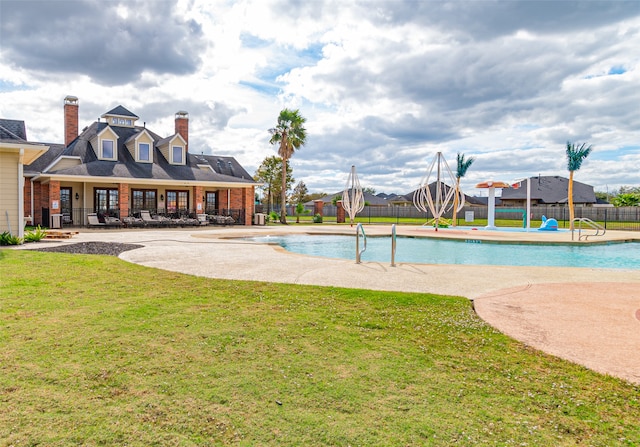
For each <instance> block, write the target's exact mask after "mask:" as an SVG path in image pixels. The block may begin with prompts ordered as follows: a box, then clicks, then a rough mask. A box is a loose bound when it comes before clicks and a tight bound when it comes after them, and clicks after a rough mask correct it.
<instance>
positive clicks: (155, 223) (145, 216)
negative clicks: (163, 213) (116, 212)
mask: <svg viewBox="0 0 640 447" xmlns="http://www.w3.org/2000/svg"><path fill="white" fill-rule="evenodd" d="M140 217H141V218H142V221H143V222H144V223H145V225H149V226H151V227H159V226H160V225H162V222H160V221H159V220H158V219H154V218H153V217H151V213H149V211H147V210H143V211H140Z"/></svg>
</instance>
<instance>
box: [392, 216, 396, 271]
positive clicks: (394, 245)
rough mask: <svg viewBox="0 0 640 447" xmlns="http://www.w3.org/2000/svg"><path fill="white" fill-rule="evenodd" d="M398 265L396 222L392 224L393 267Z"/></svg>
mask: <svg viewBox="0 0 640 447" xmlns="http://www.w3.org/2000/svg"><path fill="white" fill-rule="evenodd" d="M395 266H396V224H393V225H391V267H395Z"/></svg>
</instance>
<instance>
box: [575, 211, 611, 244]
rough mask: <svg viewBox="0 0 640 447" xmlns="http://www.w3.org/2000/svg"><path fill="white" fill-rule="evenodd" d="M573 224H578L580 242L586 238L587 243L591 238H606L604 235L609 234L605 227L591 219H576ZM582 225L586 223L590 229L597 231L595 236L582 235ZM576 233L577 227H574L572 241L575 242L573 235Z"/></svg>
mask: <svg viewBox="0 0 640 447" xmlns="http://www.w3.org/2000/svg"><path fill="white" fill-rule="evenodd" d="M573 222H574V223H575V222H578V240H579V241H580V240H582V238H583V237H584V240H585V241H586V240H587V239H588V238H589V236H604V234H605V233H606V232H607V230H606V228H605V227H603V226H602V225H600V224H599V223H597V222H594V221H592V220H591V219H589V218H587V217H576V218H575V219H573ZM582 223H585V224H586V225H587V226H588V227H590V228H591V229H593V230H596V232H595V233H594V234H584V235H583V234H582ZM574 231H575V225H573V229H572V230H571V240H573V233H574ZM600 231H602V233H600Z"/></svg>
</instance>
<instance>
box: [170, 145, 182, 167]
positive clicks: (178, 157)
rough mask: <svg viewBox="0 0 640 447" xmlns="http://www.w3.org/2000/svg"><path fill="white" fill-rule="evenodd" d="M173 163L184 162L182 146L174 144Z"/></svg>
mask: <svg viewBox="0 0 640 447" xmlns="http://www.w3.org/2000/svg"><path fill="white" fill-rule="evenodd" d="M172 155H173V163H174V164H183V163H184V161H183V156H182V146H173V154H172Z"/></svg>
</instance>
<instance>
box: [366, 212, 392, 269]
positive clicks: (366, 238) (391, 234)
mask: <svg viewBox="0 0 640 447" xmlns="http://www.w3.org/2000/svg"><path fill="white" fill-rule="evenodd" d="M360 233H362V239H363V241H364V244H363V245H364V247H363V248H362V250H360ZM366 250H367V235H366V234H365V232H364V227H363V226H362V224H361V223H359V224H358V225H356V264H360V262H361V260H360V257H361V256H362V253H364V252H365V251H366ZM395 266H396V224H393V225H391V267H395Z"/></svg>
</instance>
